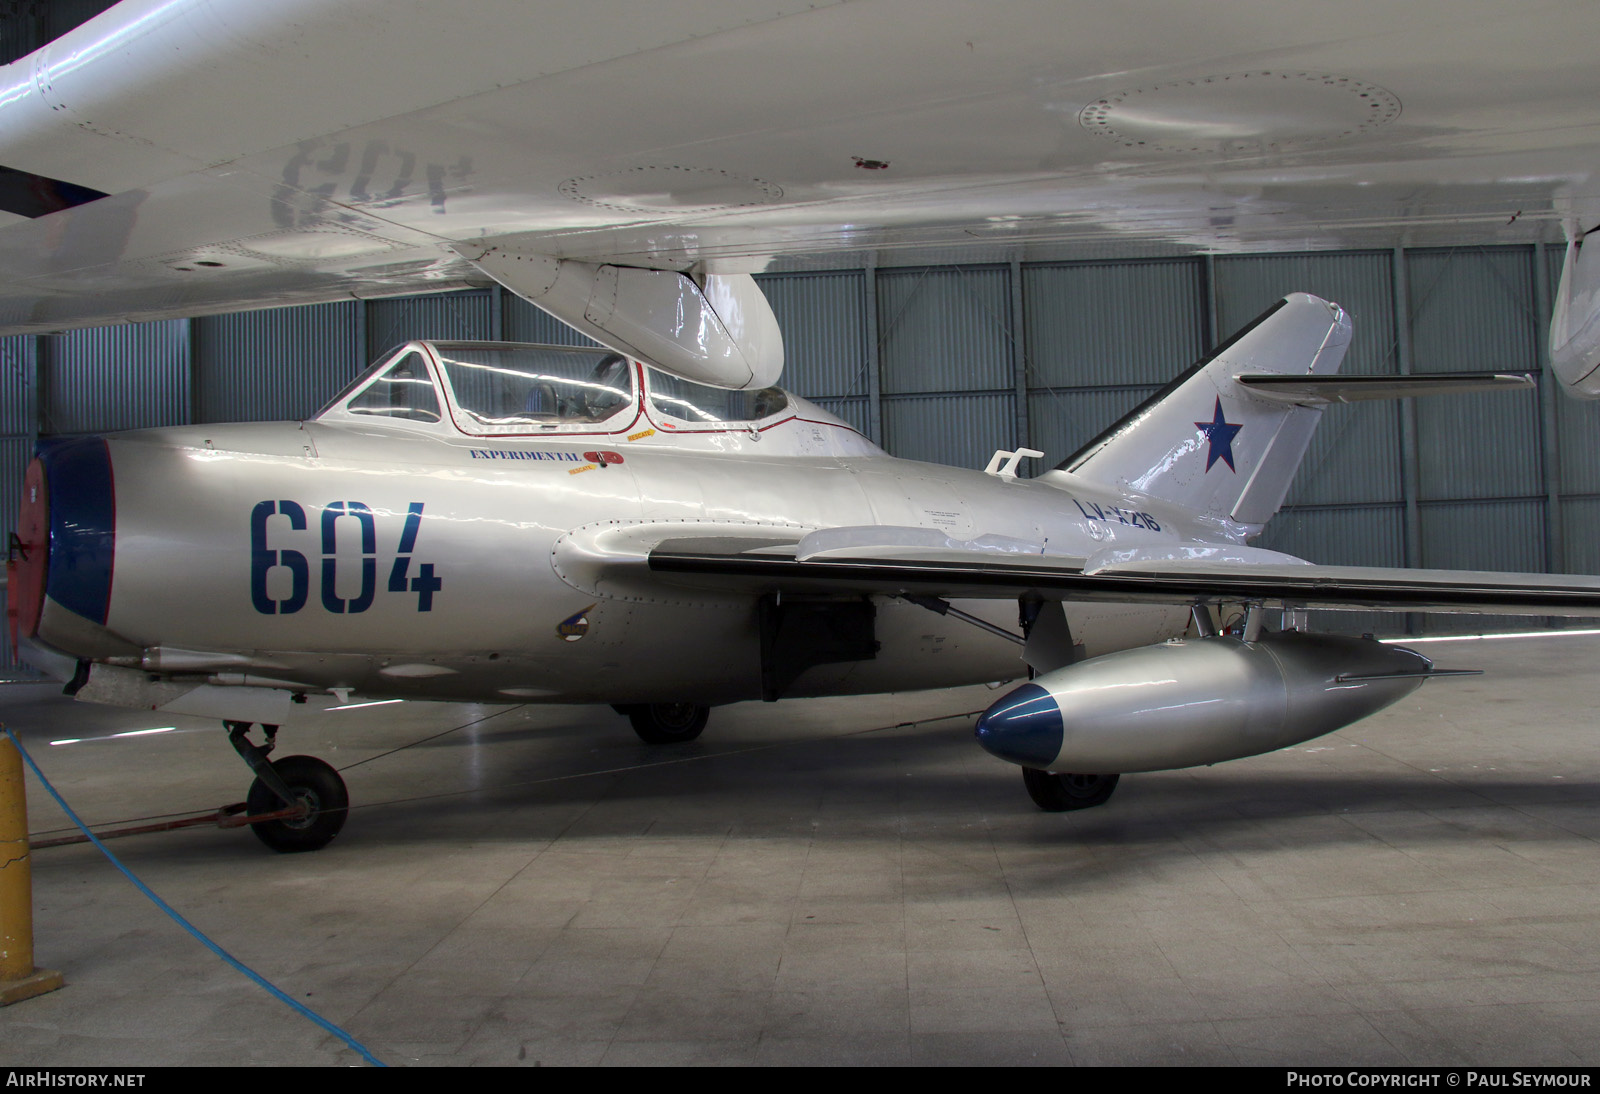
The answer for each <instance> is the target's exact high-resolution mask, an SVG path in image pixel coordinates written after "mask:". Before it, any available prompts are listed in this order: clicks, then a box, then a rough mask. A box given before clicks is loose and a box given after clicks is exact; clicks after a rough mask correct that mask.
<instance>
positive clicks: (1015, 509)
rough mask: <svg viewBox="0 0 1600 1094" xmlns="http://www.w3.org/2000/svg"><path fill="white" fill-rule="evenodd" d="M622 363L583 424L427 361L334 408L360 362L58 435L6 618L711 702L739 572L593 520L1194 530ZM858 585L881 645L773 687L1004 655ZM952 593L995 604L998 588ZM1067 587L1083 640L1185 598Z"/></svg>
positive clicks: (232, 669)
mask: <svg viewBox="0 0 1600 1094" xmlns="http://www.w3.org/2000/svg"><path fill="white" fill-rule="evenodd" d="M628 368H629V370H630V373H631V380H632V383H631V395H629V397H628V399H627V400H626V401H625V402H624V401H622V400H621V399H620V397H619V399H618V401H617V403H616V404H615V405H608V406H607V407H606V408H605V410H606V411H607V412H608V416H607V417H606V418H605V420H604V422H602V423H599V424H600V425H602V426H603V428H598V429H594V430H583V429H577V430H574V429H552V430H550V431H549V434H548V435H529V434H527V433H526V432H524V433H522V434H520V435H517V434H511V433H507V432H500V433H494V434H490V435H484V434H482V433H479V434H478V435H472V434H469V433H468V432H465V431H464V430H463V429H462V428H461V426H462V416H461V413H460V411H459V408H458V407H457V406H456V399H457V393H456V392H455V391H454V390H453V389H451V388H450V387H449V386H448V385H446V384H444V383H442V382H441V383H440V385H439V389H440V391H441V394H443V395H444V396H446V397H447V399H448V401H449V402H450V406H449V408H448V411H447V412H445V413H441V414H440V415H439V416H438V418H437V420H406V419H397V418H395V417H376V416H371V415H365V416H364V415H363V414H361V413H352V412H350V408H351V407H352V406H355V408H356V409H357V410H359V409H360V408H359V406H356V404H357V403H358V402H359V400H361V399H362V398H363V396H362V388H361V387H360V386H359V385H356V386H353V387H352V389H351V390H350V392H349V393H348V399H347V402H346V403H344V404H341V403H338V402H336V403H335V405H333V406H331V407H330V408H329V409H328V410H327V411H325V412H324V413H323V414H322V415H321V416H319V417H318V418H317V419H314V420H311V421H307V422H303V423H296V422H279V423H259V424H244V425H216V426H192V427H178V428H169V429H156V430H145V431H139V432H133V433H125V434H117V435H112V436H110V437H106V438H84V439H77V440H74V441H71V442H68V443H67V445H66V446H63V449H62V451H63V452H66V451H67V450H68V449H71V452H70V454H71V459H67V458H65V457H63V456H62V455H61V454H60V453H58V454H57V456H56V457H55V458H53V459H52V457H51V456H50V455H49V454H48V453H47V454H46V455H45V457H44V464H45V470H47V471H48V472H49V474H48V476H47V477H48V479H49V481H48V483H46V484H45V486H46V489H45V490H44V491H43V493H44V494H45V495H46V498H47V502H48V505H49V513H48V514H47V515H43V516H41V515H40V514H38V513H35V524H36V525H37V524H39V523H40V522H41V521H42V522H43V523H45V524H48V525H50V526H51V536H50V550H49V556H48V557H49V566H48V571H47V573H44V574H36V575H35V576H34V577H32V578H27V579H25V580H37V581H39V582H42V583H43V587H42V593H41V595H40V597H39V599H40V601H41V610H40V611H39V614H38V616H37V619H36V621H33V622H32V623H31V626H32V631H31V632H30V630H29V627H30V620H28V619H27V618H24V619H22V620H21V624H22V629H23V632H24V633H25V634H28V633H32V635H33V636H34V640H35V641H38V642H40V643H42V644H44V645H46V646H49V647H52V648H55V649H57V650H60V651H62V652H65V653H68V654H70V655H72V656H74V657H79V658H85V659H91V660H97V661H104V662H107V663H111V664H120V665H124V666H128V667H137V668H140V669H142V670H145V671H148V672H151V673H156V674H160V675H163V676H170V677H175V678H187V679H204V680H207V681H209V682H211V683H224V684H240V685H257V686H266V687H280V688H288V689H291V690H294V689H307V690H310V689H319V690H320V689H350V690H351V691H353V692H355V693H357V694H360V695H364V696H398V697H415V698H439V699H468V700H481V701H517V700H520V701H545V702H611V703H638V702H684V701H693V702H696V703H705V704H710V703H723V702H731V701H736V700H741V699H750V698H756V697H758V696H759V695H760V667H761V666H760V661H759V658H760V652H759V650H760V642H759V640H758V631H757V626H758V624H757V618H756V611H755V599H754V597H753V596H752V595H751V594H750V592H749V591H748V590H740V591H731V590H730V591H727V592H723V591H719V590H716V589H711V590H694V589H687V588H679V587H674V586H672V585H670V584H664V583H663V584H648V583H646V584H640V583H638V582H633V583H614V582H610V581H608V580H607V579H606V578H605V576H604V575H601V576H599V577H596V575H595V574H594V573H593V572H592V571H590V570H586V569H585V568H584V567H582V566H577V565H572V564H571V560H572V559H574V558H579V557H582V556H583V554H584V547H585V545H586V544H587V543H588V542H590V541H591V540H592V539H593V538H594V537H595V536H597V535H599V534H600V533H602V532H604V531H607V530H613V529H617V528H619V527H625V526H633V525H638V526H659V525H673V524H681V525H683V527H684V528H685V529H694V530H695V531H697V532H700V533H705V532H707V531H714V530H717V529H723V528H725V529H728V530H730V531H733V532H736V533H737V534H741V535H747V534H751V533H753V532H760V531H763V530H770V531H771V532H773V533H774V535H776V536H780V537H782V536H787V537H789V538H791V539H792V538H795V537H797V536H798V535H801V534H804V533H805V532H807V531H812V530H816V529H821V528H838V527H852V526H869V525H870V526H889V527H900V528H916V529H930V530H936V531H938V532H940V533H942V534H944V535H946V536H948V537H949V538H950V539H951V540H952V541H970V540H972V539H975V538H977V537H980V536H985V535H987V536H1003V537H1010V538H1012V539H1014V540H1016V541H1019V542H1028V543H1034V544H1039V545H1041V547H1042V549H1043V550H1044V551H1047V552H1048V553H1050V554H1060V555H1064V556H1075V557H1079V558H1081V557H1085V556H1087V555H1089V554H1092V553H1094V552H1095V551H1099V550H1102V549H1104V548H1106V547H1110V546H1119V545H1127V546H1148V545H1155V544H1164V543H1181V542H1185V541H1197V542H1198V541H1200V540H1201V539H1202V538H1203V537H1204V536H1205V534H1206V530H1205V529H1202V528H1196V527H1193V526H1191V525H1186V524H1185V523H1184V521H1185V517H1184V515H1183V514H1182V513H1181V512H1174V511H1161V510H1160V507H1159V506H1156V505H1152V504H1149V503H1146V504H1140V503H1139V501H1138V499H1137V498H1135V497H1129V496H1116V497H1113V496H1105V494H1104V492H1103V491H1101V492H1099V493H1096V492H1094V491H1092V490H1086V489H1079V488H1075V487H1074V484H1073V483H1072V482H1071V480H1070V477H1068V476H1064V475H1062V474H1061V473H1059V472H1052V473H1049V474H1047V475H1045V476H1043V477H1042V478H1040V479H1034V480H1027V479H1019V478H1016V477H1013V476H1008V475H996V474H990V473H985V472H981V471H975V470H963V469H957V468H949V467H940V466H936V465H931V464H924V463H918V462H913V461H907V460H899V459H894V458H892V457H890V456H888V455H887V454H885V453H884V452H883V451H882V450H881V449H879V448H877V447H876V446H875V445H873V444H871V443H870V442H869V441H867V440H866V439H865V438H864V437H862V436H861V435H860V434H859V433H857V432H856V431H855V430H853V429H852V428H851V427H850V426H848V425H847V424H846V423H844V422H842V421H840V420H839V419H837V418H835V417H833V416H832V415H829V414H827V413H826V412H824V411H822V410H821V409H820V408H817V407H815V406H813V405H812V404H809V403H807V402H806V401H805V400H803V399H799V398H797V397H795V396H792V395H788V394H787V393H776V395H775V396H774V399H775V401H776V402H777V403H778V404H779V409H778V410H777V411H776V412H774V413H771V414H768V415H766V416H765V417H764V418H754V419H752V420H751V421H749V422H742V423H728V422H722V421H718V422H712V423H707V422H705V421H685V420H682V419H679V418H676V417H674V416H673V415H671V414H664V413H662V407H663V406H669V405H675V404H669V403H664V402H662V401H661V398H660V397H659V395H658V394H657V396H656V399H655V401H652V394H653V393H654V388H653V386H652V385H653V384H654V382H655V381H653V380H651V379H648V378H647V376H646V370H644V369H642V368H640V367H638V366H636V365H632V364H630V365H629V366H628ZM407 382H416V381H407ZM461 383H462V381H460V380H457V381H456V385H457V387H459V386H460V385H461ZM607 390H611V389H607ZM780 397H781V398H780ZM530 399H531V396H530ZM758 409H768V408H758ZM469 428H470V426H469ZM73 446H75V447H73ZM37 476H38V472H36V473H35V477H37ZM32 481H33V480H30V482H32ZM97 492H98V493H99V495H100V496H99V497H98V498H96V497H93V496H92V495H95V494H96V493H97ZM38 494H39V491H37V490H36V491H35V494H34V502H33V504H34V505H35V506H37V505H38V504H39V502H38V500H37V498H38ZM24 508H25V514H26V512H27V503H26V502H25V507H24ZM64 514H66V515H64ZM71 522H75V524H74V525H73V527H63V525H64V524H66V523H71ZM97 522H98V524H100V525H107V524H109V526H105V527H94V525H96V523H97ZM26 524H27V521H26V520H25V521H24V525H25V526H26ZM873 601H874V604H875V607H876V622H875V631H876V639H877V642H878V644H879V649H878V652H877V654H876V656H875V657H872V658H870V659H867V660H858V661H849V662H842V663H835V664H823V665H817V666H815V667H812V668H810V669H807V670H806V671H805V672H804V673H803V674H802V675H801V676H800V677H799V678H798V679H797V680H796V681H795V682H794V685H793V687H792V688H790V689H789V691H788V694H792V695H820V694H853V693H869V692H881V691H895V690H911V689H919V688H930V687H941V686H948V685H953V684H964V683H975V682H985V681H995V680H1005V679H1011V678H1015V677H1018V676H1021V675H1023V674H1024V673H1025V672H1026V669H1025V666H1024V665H1023V663H1022V661H1021V660H1020V658H1019V648H1018V646H1017V645H1015V644H1014V643H1011V642H1007V641H1005V640H1003V639H1000V638H997V637H995V636H993V635H990V634H987V633H985V632H984V631H982V630H980V629H978V628H976V627H973V626H971V625H970V624H968V623H964V622H960V621H958V620H955V619H953V618H950V617H945V616H940V615H936V614H934V613H932V612H929V611H927V610H925V609H924V608H922V607H918V606H916V605H914V604H911V603H907V602H905V601H902V600H899V599H897V598H893V597H875V598H873ZM961 606H962V607H963V608H965V609H966V610H968V611H970V612H972V613H973V614H976V615H979V616H981V617H983V618H986V619H988V620H990V621H991V622H994V623H996V624H999V625H1001V626H1004V627H1007V628H1008V629H1011V630H1015V629H1016V626H1017V617H1016V610H1017V609H1016V605H1015V604H1014V603H1011V602H1007V601H998V602H993V601H990V602H969V603H963V604H962V605H961ZM1067 609H1068V618H1069V621H1070V623H1071V625H1072V630H1073V633H1074V635H1075V636H1076V638H1077V640H1078V641H1080V642H1082V643H1083V645H1084V647H1085V652H1086V653H1087V654H1088V655H1090V656H1093V655H1096V654H1099V653H1104V652H1110V651H1112V650H1117V649H1123V648H1128V647H1132V646H1139V645H1145V644H1148V643H1150V642H1154V641H1158V640H1160V639H1161V638H1164V637H1168V636H1170V635H1173V634H1177V633H1181V631H1182V629H1183V627H1184V622H1185V618H1186V613H1185V612H1184V611H1183V610H1181V609H1173V608H1167V607H1159V606H1154V607H1153V606H1140V607H1132V606H1130V607H1123V606H1117V605H1111V606H1107V605H1081V606H1074V605H1070V604H1069V605H1067Z"/></svg>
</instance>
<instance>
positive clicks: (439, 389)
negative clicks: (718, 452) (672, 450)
mask: <svg viewBox="0 0 1600 1094" xmlns="http://www.w3.org/2000/svg"><path fill="white" fill-rule="evenodd" d="M789 405H790V399H789V396H788V394H787V393H785V392H784V391H783V390H782V389H780V388H775V387H772V388H763V389H762V390H759V391H733V390H728V389H725V388H717V387H710V386H707V385H704V384H696V383H691V382H689V381H687V380H681V379H678V378H677V377H674V376H669V375H667V374H665V373H662V372H658V371H656V370H654V369H646V368H643V367H641V366H638V365H636V364H634V363H633V362H631V361H629V360H628V359H627V358H625V357H623V356H622V355H621V354H618V353H614V352H612V351H611V350H608V349H603V348H586V347H577V346H542V345H527V344H522V343H513V342H412V343H410V344H408V345H406V346H404V347H401V348H400V349H398V350H396V351H394V352H392V353H390V354H388V355H387V356H386V357H384V358H383V359H381V360H380V361H379V362H378V363H377V364H376V365H374V366H373V367H372V368H370V369H368V370H367V371H366V372H365V373H363V374H362V375H361V376H360V377H358V378H357V379H356V380H355V381H354V382H353V383H351V384H350V385H349V386H348V387H346V388H345V389H344V390H343V391H342V392H340V393H339V395H338V396H336V397H335V398H334V399H333V401H332V402H330V403H329V404H328V405H327V406H326V407H324V408H323V410H322V411H321V412H320V413H319V414H318V415H317V417H318V418H319V419H324V420H344V421H361V420H365V421H373V420H384V421H388V422H395V423H408V424H411V425H412V426H413V427H421V428H424V429H428V430H429V431H432V430H434V429H438V428H444V427H446V426H447V425H453V426H454V427H455V429H456V430H458V431H459V432H461V433H463V434H466V435H467V436H474V437H483V436H515V435H523V436H527V435H536V436H541V435H551V434H556V435H560V434H564V433H614V432H619V431H621V430H624V429H627V428H629V427H631V426H632V425H633V424H634V423H635V422H636V421H638V419H639V417H640V416H641V414H644V413H646V410H648V413H647V416H648V417H649V418H650V419H651V420H653V421H656V422H660V423H663V424H665V425H666V427H667V428H669V429H682V430H684V431H691V430H706V429H712V430H716V429H748V428H752V427H754V426H757V425H759V424H760V423H761V422H763V421H768V420H771V419H773V418H775V417H776V416H777V415H778V414H780V413H781V412H783V411H784V410H785V409H786V408H788V407H789Z"/></svg>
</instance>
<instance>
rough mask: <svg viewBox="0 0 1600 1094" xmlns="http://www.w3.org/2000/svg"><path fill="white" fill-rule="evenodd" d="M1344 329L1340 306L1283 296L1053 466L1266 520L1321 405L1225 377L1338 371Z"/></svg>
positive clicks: (1249, 520)
mask: <svg viewBox="0 0 1600 1094" xmlns="http://www.w3.org/2000/svg"><path fill="white" fill-rule="evenodd" d="M1350 330H1351V327H1350V319H1349V317H1348V316H1347V315H1345V312H1344V309H1342V308H1340V307H1339V305H1337V304H1330V303H1329V302H1328V301H1326V300H1321V299H1318V298H1317V297H1315V296H1309V295H1307V294H1305V293H1294V294H1292V295H1290V296H1287V297H1285V298H1284V299H1282V300H1280V301H1278V303H1276V304H1274V305H1273V306H1272V307H1271V308H1269V309H1267V311H1266V312H1265V313H1263V314H1262V315H1261V316H1260V317H1259V318H1258V319H1256V320H1255V322H1253V323H1251V324H1250V325H1249V326H1248V327H1246V328H1244V330H1242V331H1240V332H1239V333H1238V334H1236V335H1234V337H1233V338H1231V339H1230V340H1229V341H1228V342H1227V343H1225V344H1224V345H1223V346H1222V347H1221V348H1219V349H1218V350H1217V351H1216V352H1215V353H1214V354H1212V355H1211V356H1210V357H1209V358H1207V359H1206V360H1204V361H1202V362H1200V363H1199V364H1197V365H1195V366H1194V367H1193V368H1191V369H1189V370H1188V371H1187V372H1185V373H1183V374H1182V375H1181V376H1179V377H1178V378H1177V379H1176V380H1174V381H1172V383H1170V384H1168V385H1167V386H1166V387H1165V388H1163V389H1162V390H1161V391H1160V392H1158V393H1156V394H1155V395H1154V396H1152V397H1151V398H1150V399H1149V400H1147V401H1146V402H1145V403H1144V404H1143V405H1141V406H1139V407H1138V408H1136V409H1135V410H1134V411H1133V412H1132V413H1130V414H1128V415H1127V416H1126V417H1125V418H1123V419H1122V420H1121V421H1120V422H1118V423H1117V424H1116V425H1114V426H1112V427H1111V428H1110V429H1108V430H1106V431H1105V432H1104V433H1102V434H1101V435H1100V436H1098V437H1096V438H1095V439H1094V440H1092V441H1090V442H1089V443H1088V444H1087V445H1085V446H1084V447H1083V448H1081V449H1079V450H1078V452H1076V453H1075V454H1073V455H1072V456H1070V457H1068V458H1067V459H1066V460H1065V461H1064V462H1063V463H1062V464H1061V465H1060V468H1059V470H1062V471H1066V472H1069V473H1071V474H1072V475H1074V476H1076V477H1077V478H1079V479H1085V480H1088V481H1089V482H1092V483H1096V484H1101V485H1104V486H1108V487H1112V488H1114V489H1118V490H1124V491H1131V492H1133V493H1138V494H1144V495H1147V496H1149V497H1154V498H1161V499H1163V500H1165V501H1170V502H1173V503H1175V504H1178V505H1181V506H1183V507H1184V508H1186V509H1190V510H1192V511H1194V512H1196V513H1200V514H1204V515H1207V516H1211V517H1218V518H1222V519H1226V520H1231V521H1234V522H1236V523H1239V524H1253V525H1260V524H1265V523H1266V522H1267V520H1268V518H1270V517H1271V516H1272V514H1273V513H1276V512H1277V511H1278V507H1279V506H1280V505H1282V504H1283V498H1284V495H1285V494H1286V493H1288V491H1289V484H1290V482H1292V481H1293V479H1294V474H1295V471H1296V469H1298V468H1299V466H1300V460H1301V457H1303V456H1304V455H1305V451H1306V446H1307V445H1308V444H1310V443H1311V434H1312V432H1313V431H1314V430H1315V429H1316V427H1317V422H1318V421H1319V420H1320V419H1321V417H1322V410H1321V408H1320V407H1311V406H1296V405H1292V404H1285V403H1284V402H1283V401H1282V400H1281V399H1280V400H1273V399H1268V398H1264V397H1263V396H1261V395H1258V394H1255V393H1253V392H1251V391H1249V390H1247V389H1246V388H1245V387H1244V385H1242V384H1239V383H1236V382H1234V377H1236V376H1238V375H1240V374H1241V373H1283V374H1288V375H1297V376H1310V375H1317V374H1326V373H1332V372H1337V371H1338V369H1339V363H1340V362H1341V361H1342V360H1343V359H1344V351H1345V348H1346V347H1347V346H1348V345H1349V344H1350Z"/></svg>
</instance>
